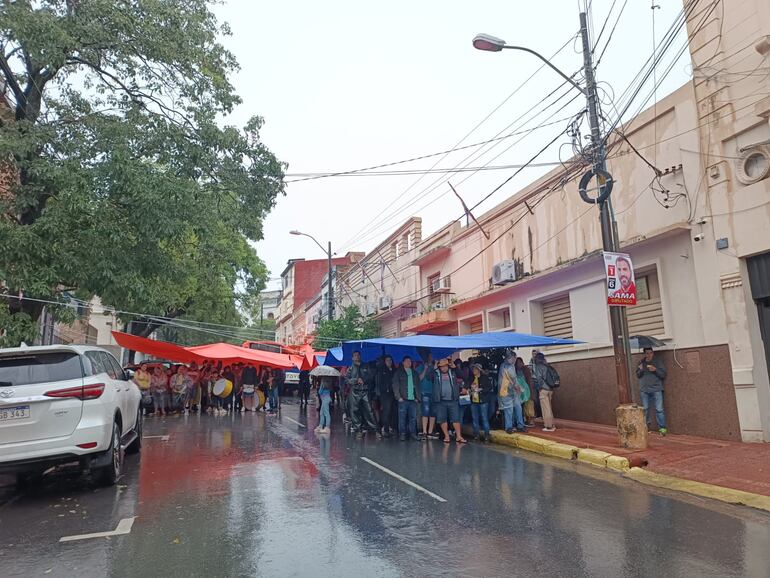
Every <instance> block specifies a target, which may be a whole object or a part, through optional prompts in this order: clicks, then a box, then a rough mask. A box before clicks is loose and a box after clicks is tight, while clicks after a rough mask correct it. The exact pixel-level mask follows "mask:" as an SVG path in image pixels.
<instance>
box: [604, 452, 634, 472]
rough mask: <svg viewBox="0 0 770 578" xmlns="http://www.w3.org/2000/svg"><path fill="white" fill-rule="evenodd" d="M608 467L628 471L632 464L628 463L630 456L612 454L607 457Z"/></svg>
mask: <svg viewBox="0 0 770 578" xmlns="http://www.w3.org/2000/svg"><path fill="white" fill-rule="evenodd" d="M607 467H608V468H609V469H611V470H617V471H619V472H627V471H628V470H629V469H631V464H629V463H628V458H624V457H621V456H613V455H611V456H609V457H608V458H607Z"/></svg>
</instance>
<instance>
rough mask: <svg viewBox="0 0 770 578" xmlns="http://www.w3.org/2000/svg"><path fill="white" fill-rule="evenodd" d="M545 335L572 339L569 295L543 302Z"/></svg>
mask: <svg viewBox="0 0 770 578" xmlns="http://www.w3.org/2000/svg"><path fill="white" fill-rule="evenodd" d="M543 334H544V335H545V336H546V337H559V338H561V339H571V338H572V310H571V309H570V304H569V295H563V296H562V297H558V298H556V299H551V300H550V301H544V302H543Z"/></svg>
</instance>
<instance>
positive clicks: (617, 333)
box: [473, 12, 647, 447]
mask: <svg viewBox="0 0 770 578" xmlns="http://www.w3.org/2000/svg"><path fill="white" fill-rule="evenodd" d="M580 36H581V40H582V43H583V74H584V75H585V87H582V86H580V85H579V84H577V83H576V82H575V81H574V80H572V78H570V77H569V76H567V75H566V74H564V73H563V72H562V71H561V70H559V69H558V68H556V66H554V65H553V64H551V62H550V61H549V60H548V59H547V58H545V57H544V56H543V55H542V54H539V53H538V52H535V51H534V50H532V49H530V48H526V47H523V46H511V45H508V44H506V43H505V40H502V39H500V38H497V37H495V36H491V35H489V34H478V35H476V37H475V38H474V39H473V47H474V48H475V49H477V50H482V51H485V52H500V51H502V50H504V49H509V50H520V51H522V52H528V53H530V54H533V55H534V56H536V57H537V58H539V59H540V60H541V61H543V62H544V63H545V64H547V65H548V66H549V67H550V68H551V69H552V70H553V71H555V72H556V73H557V74H558V75H559V76H561V77H562V78H563V79H564V80H566V81H567V82H568V83H569V84H571V85H572V86H573V87H574V88H576V89H577V90H579V91H580V92H581V93H582V94H583V95H585V97H586V100H587V102H588V121H589V124H590V126H591V145H592V146H591V149H592V154H593V166H592V168H591V170H590V171H589V172H588V173H586V174H585V175H584V176H583V179H582V180H581V185H580V186H579V187H578V189H579V192H580V197H581V198H582V199H583V200H584V201H585V202H587V203H591V204H598V205H599V218H600V222H601V230H602V246H603V249H604V250H605V251H608V252H617V250H618V247H619V243H618V238H617V225H616V224H615V222H614V218H613V216H612V214H613V213H612V204H611V200H610V193H611V191H612V184H613V182H612V177H611V175H610V174H609V173H608V172H607V167H606V163H605V159H606V151H605V148H604V138H603V137H602V134H601V128H600V125H599V97H598V93H597V89H596V79H595V77H594V66H593V57H592V54H591V46H590V44H589V41H588V22H587V18H586V15H585V13H584V12H581V13H580ZM593 177H596V179H597V183H598V190H599V194H598V196H597V197H596V198H591V197H589V196H588V194H587V192H586V190H585V188H586V186H587V183H588V182H589V181H590V180H591V179H592V178H593ZM610 325H611V328H612V345H613V348H614V351H615V371H616V375H617V385H618V401H619V403H620V406H621V408H623V410H625V409H626V408H629V407H631V406H629V405H628V404H631V387H630V382H631V350H630V347H629V343H628V320H627V318H626V310H625V308H624V307H610ZM621 408H618V410H617V411H616V415H617V417H618V425H619V427H618V431H623V429H624V428H621V427H620V425H621V423H620V422H621V421H623V419H621ZM637 413H638V412H637ZM624 415H628V414H624ZM624 419H625V418H624ZM632 419H633V420H635V421H636V420H638V419H639V416H638V415H634V416H633V417H632ZM643 419H644V418H642V422H641V423H642V429H644V433H645V434H646V428H644V421H643ZM625 429H628V428H625ZM643 437H644V440H643V442H641V443H643V447H646V445H647V440H646V435H645V436H643ZM621 443H622V444H623V445H625V446H629V445H630V444H632V443H636V442H631V441H629V440H627V439H626V438H625V437H624V436H623V434H622V433H621Z"/></svg>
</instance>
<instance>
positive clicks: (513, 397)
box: [498, 352, 524, 434]
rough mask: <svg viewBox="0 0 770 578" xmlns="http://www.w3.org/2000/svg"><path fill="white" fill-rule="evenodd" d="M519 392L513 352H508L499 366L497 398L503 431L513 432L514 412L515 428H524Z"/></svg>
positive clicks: (520, 388) (519, 386) (519, 387)
mask: <svg viewBox="0 0 770 578" xmlns="http://www.w3.org/2000/svg"><path fill="white" fill-rule="evenodd" d="M521 393H522V387H521V384H520V382H519V379H518V374H517V372H516V367H515V361H514V356H513V353H512V352H511V353H508V355H507V357H506V360H505V362H504V363H503V364H502V366H500V390H499V392H498V398H499V402H500V410H501V411H502V412H503V421H504V423H505V433H508V434H512V433H513V432H514V422H513V418H514V413H515V417H516V424H515V425H516V428H517V429H520V430H522V431H523V430H524V418H523V416H522V411H521Z"/></svg>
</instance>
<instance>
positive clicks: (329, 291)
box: [327, 241, 334, 321]
mask: <svg viewBox="0 0 770 578" xmlns="http://www.w3.org/2000/svg"><path fill="white" fill-rule="evenodd" d="M328 256H329V274H328V279H329V280H328V281H327V285H328V287H327V295H328V297H329V303H328V305H329V321H331V320H332V319H334V287H332V242H331V241H329V251H328Z"/></svg>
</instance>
